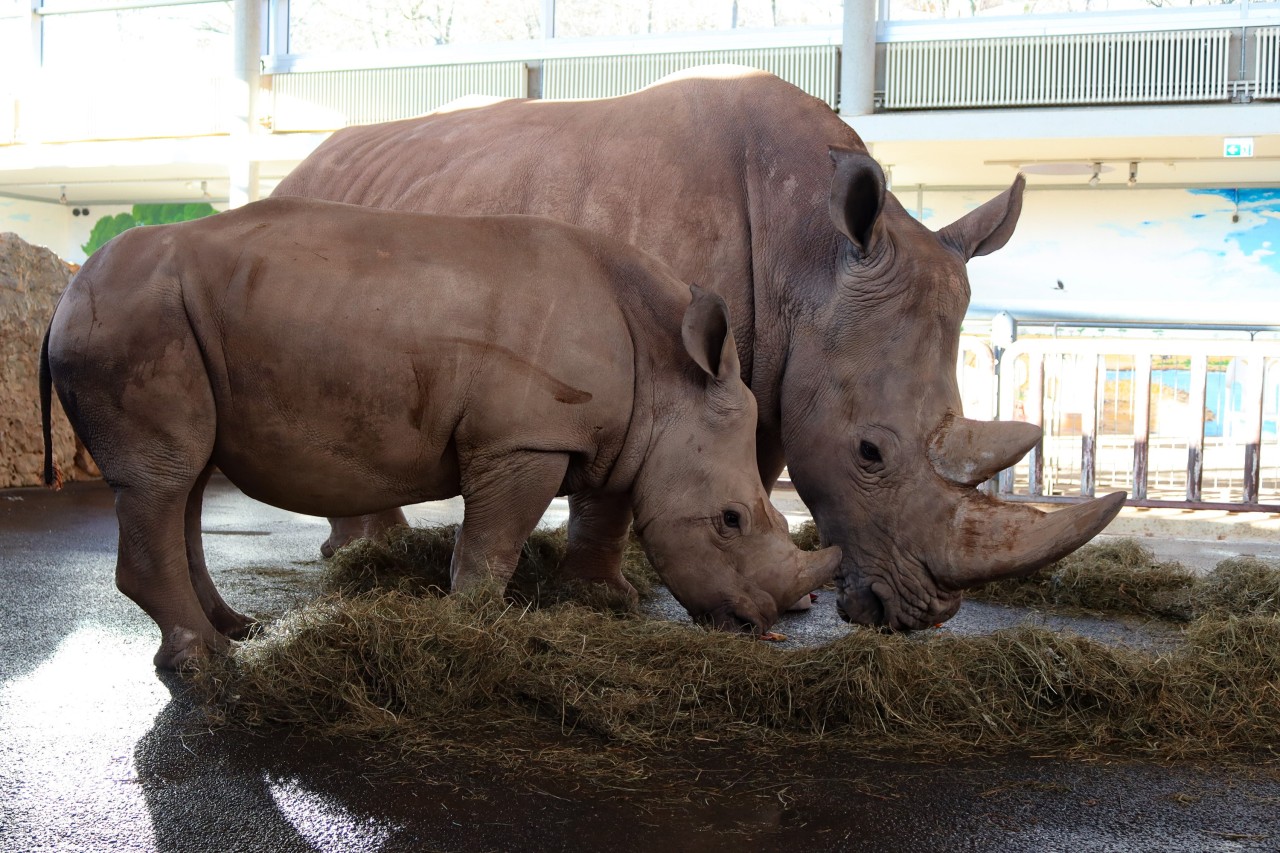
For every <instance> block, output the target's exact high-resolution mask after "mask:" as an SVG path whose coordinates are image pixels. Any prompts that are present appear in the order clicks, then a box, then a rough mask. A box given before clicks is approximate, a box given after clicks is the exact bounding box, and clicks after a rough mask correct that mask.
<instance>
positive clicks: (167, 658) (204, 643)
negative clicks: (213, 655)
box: [152, 627, 227, 670]
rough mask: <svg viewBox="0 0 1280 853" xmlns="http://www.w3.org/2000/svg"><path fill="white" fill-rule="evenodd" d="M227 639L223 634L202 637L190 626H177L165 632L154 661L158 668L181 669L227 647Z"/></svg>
mask: <svg viewBox="0 0 1280 853" xmlns="http://www.w3.org/2000/svg"><path fill="white" fill-rule="evenodd" d="M226 645H227V639H226V638H225V637H223V636H221V635H217V636H214V637H202V636H200V634H199V633H197V632H195V631H192V630H190V629H188V628H182V627H176V628H172V629H170V630H169V631H168V632H166V634H165V638H164V642H162V643H161V644H160V649H159V650H158V651H157V652H156V655H155V657H154V658H153V659H152V662H153V663H154V664H155V667H156V669H160V670H181V669H182V668H183V667H185V666H186V665H188V664H190V663H193V662H194V661H196V660H198V659H200V658H203V657H204V656H206V655H208V654H209V653H210V652H212V651H216V650H220V649H223V648H225V647H226Z"/></svg>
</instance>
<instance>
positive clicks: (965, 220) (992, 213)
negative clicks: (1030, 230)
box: [938, 173, 1027, 261]
mask: <svg viewBox="0 0 1280 853" xmlns="http://www.w3.org/2000/svg"><path fill="white" fill-rule="evenodd" d="M1026 184H1027V179H1026V178H1024V177H1023V176H1022V174H1021V173H1019V174H1018V177H1016V178H1014V179H1013V186H1011V187H1009V189H1007V190H1005V191H1004V192H1002V193H1000V195H998V196H996V197H995V198H993V199H991V201H989V202H987V203H986V204H984V205H982V206H981V207H979V208H978V209H977V210H971V211H969V212H968V213H966V214H965V215H964V216H962V217H960V218H959V219H957V220H956V221H955V222H952V223H951V224H950V225H948V226H947V227H946V228H943V229H942V230H941V231H939V232H938V239H939V240H941V241H942V242H943V243H945V244H947V245H948V246H950V247H951V248H953V249H955V250H956V251H957V252H959V253H960V254H961V255H963V256H964V259H965V260H966V261H967V260H969V259H970V258H972V257H975V256H977V255H988V254H990V253H992V252H994V251H995V250H996V249H999V248H1000V247H1001V246H1003V245H1004V244H1005V243H1007V242H1009V238H1010V237H1012V236H1013V229H1014V226H1016V225H1017V224H1018V216H1019V214H1021V213H1022V190H1023V188H1024V187H1025V186H1026Z"/></svg>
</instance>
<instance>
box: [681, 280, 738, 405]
mask: <svg viewBox="0 0 1280 853" xmlns="http://www.w3.org/2000/svg"><path fill="white" fill-rule="evenodd" d="M689 289H690V290H691V291H693V301H692V302H690V303H689V307H688V308H687V309H686V310H685V312H684V323H683V324H682V326H681V329H680V334H681V337H683V338H684V348H685V350H686V351H687V352H688V353H689V357H690V358H692V359H693V360H694V361H695V362H697V364H698V366H699V367H701V368H702V369H703V370H704V371H706V373H707V375H708V376H711V377H713V378H714V379H716V380H718V381H720V382H728V381H730V380H733V379H737V378H739V376H740V375H741V370H742V369H741V367H740V365H739V364H738V347H737V344H735V343H734V340H733V330H732V329H731V328H730V327H729V306H727V305H725V304H724V300H723V299H721V298H720V297H719V296H718V295H716V294H714V293H712V292H711V291H709V290H703V289H702V288H701V287H698V285H696V284H691V285H689Z"/></svg>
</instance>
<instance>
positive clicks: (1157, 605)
mask: <svg viewBox="0 0 1280 853" xmlns="http://www.w3.org/2000/svg"><path fill="white" fill-rule="evenodd" d="M969 595H970V597H972V598H975V599H981V600H984V601H996V602H1000V603H1003V604H1011V605H1017V606H1023V607H1052V608H1077V609H1081V610H1089V611H1094V612H1103V613H1116V614H1131V615H1138V616H1150V617H1156V618H1160V619H1171V620H1174V621H1182V622H1187V621H1191V620H1193V619H1197V618H1199V617H1201V616H1206V615H1212V614H1218V615H1225V614H1234V615H1237V616H1247V615H1254V616H1276V615H1280V568H1277V567H1276V566H1275V565H1273V564H1270V563H1266V562H1264V561H1262V560H1259V559H1256V558H1254V557H1236V558H1233V559H1230V560H1223V561H1222V562H1221V563H1219V564H1218V566H1217V567H1216V568H1214V569H1213V571H1211V572H1209V573H1208V574H1207V575H1197V574H1196V573H1195V572H1193V571H1191V570H1190V569H1187V568H1186V567H1184V566H1182V565H1181V564H1180V563H1176V562H1161V561H1158V560H1156V558H1155V556H1154V555H1153V554H1152V552H1151V551H1150V550H1148V549H1146V548H1144V547H1142V546H1141V545H1140V544H1138V543H1137V542H1135V541H1134V540H1132V539H1121V540H1117V541H1115V542H1108V543H1101V544H1094V545H1086V546H1085V547H1083V548H1081V549H1080V550H1078V551H1076V552H1075V553H1073V554H1071V555H1069V556H1067V557H1064V558H1063V559H1061V560H1059V561H1058V562H1057V563H1054V564H1053V565H1052V566H1050V567H1048V568H1046V569H1043V570H1041V571H1039V572H1037V573H1036V574H1034V575H1032V576H1030V577H1027V578H1014V579H1011V580H1005V581H1000V582H997V583H993V584H988V585H987V586H985V587H982V588H981V589H977V590H974V591H972V592H970V593H969Z"/></svg>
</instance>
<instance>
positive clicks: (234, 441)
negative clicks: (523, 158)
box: [181, 199, 636, 514]
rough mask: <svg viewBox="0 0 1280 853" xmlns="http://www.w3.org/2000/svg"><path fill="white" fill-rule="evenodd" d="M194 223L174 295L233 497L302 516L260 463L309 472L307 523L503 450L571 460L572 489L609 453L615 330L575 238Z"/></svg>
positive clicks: (316, 211)
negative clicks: (337, 499)
mask: <svg viewBox="0 0 1280 853" xmlns="http://www.w3.org/2000/svg"><path fill="white" fill-rule="evenodd" d="M202 222H204V223H207V224H206V225H204V226H197V225H196V224H195V223H193V224H192V226H193V227H192V229H191V237H192V239H188V240H185V241H184V243H183V245H184V252H185V255H184V258H183V260H182V262H181V265H182V268H183V271H184V275H183V276H182V282H183V291H184V298H185V300H186V304H187V307H188V311H189V313H190V315H191V324H192V327H193V328H194V329H195V333H196V336H197V338H198V339H199V341H200V343H201V346H202V348H203V349H204V351H205V354H206V362H207V364H208V365H209V374H210V379H211V382H212V385H213V388H214V396H215V398H216V400H217V405H218V424H219V438H218V444H217V447H216V449H215V458H216V461H217V462H218V464H219V465H220V466H221V467H223V469H224V470H225V471H226V472H227V473H228V475H230V476H231V477H232V479H233V480H236V482H237V483H238V484H240V485H241V488H244V489H245V491H246V492H248V493H250V494H254V496H255V497H260V498H261V499H270V500H272V501H273V502H276V501H285V500H289V501H292V502H293V503H294V505H295V506H296V505H297V503H298V502H299V501H301V502H304V503H305V502H307V501H308V498H307V497H306V495H305V492H306V489H305V488H298V484H297V483H292V484H278V478H273V477H272V476H270V475H269V472H266V471H264V470H262V466H261V460H262V459H263V458H271V459H274V460H277V462H279V463H280V464H289V463H296V464H298V465H299V466H301V465H304V464H309V465H312V466H317V465H318V466H319V468H321V469H323V471H324V472H325V473H326V479H324V481H323V482H321V480H320V478H318V477H317V478H316V481H315V482H314V483H312V484H311V488H312V489H313V490H314V491H315V492H316V495H315V498H314V500H313V501H312V503H313V504H314V506H315V507H319V506H320V505H321V504H322V503H323V500H322V495H321V494H320V493H321V492H323V491H325V490H327V489H329V488H332V487H331V486H330V485H329V484H330V483H334V482H341V483H342V484H343V486H342V487H343V488H347V489H350V490H352V491H355V492H357V493H359V492H360V491H362V490H363V491H367V492H369V495H368V503H369V504H370V505H373V504H377V503H381V504H382V505H386V504H387V503H388V500H387V495H388V494H394V496H395V499H397V500H402V501H408V500H425V499H431V498H436V497H441V496H448V495H451V494H456V493H457V481H458V466H459V464H465V463H466V462H467V460H469V459H471V458H473V457H475V456H476V455H477V454H479V455H483V454H486V453H487V454H494V453H499V452H501V451H502V450H503V449H510V448H516V447H518V448H522V449H537V450H549V451H563V452H569V453H572V454H574V456H575V459H576V460H577V461H578V468H577V469H576V472H575V473H576V476H578V477H580V478H585V479H587V480H590V479H592V477H593V476H595V475H598V474H599V473H600V472H601V471H603V470H607V468H608V467H609V465H610V464H611V462H612V459H613V458H614V457H615V456H616V455H617V453H618V451H619V448H620V446H621V443H622V441H623V440H624V438H625V433H626V429H627V425H628V423H629V421H630V418H631V409H632V404H633V394H634V369H635V368H634V365H635V359H636V353H635V346H634V341H633V338H632V331H631V327H632V324H631V323H630V322H629V321H628V319H627V317H626V316H625V314H624V312H623V311H622V309H621V307H620V303H619V300H618V298H617V296H616V294H615V293H614V292H613V286H612V282H611V280H610V278H609V275H608V271H607V270H606V269H605V267H604V266H602V264H601V262H600V261H599V260H598V259H597V258H595V257H593V256H592V254H591V252H590V251H589V250H588V247H584V246H583V244H582V243H581V235H580V234H579V233H577V232H573V231H569V230H568V229H566V228H564V227H561V226H558V225H556V224H554V223H548V222H544V221H542V220H537V219H532V218H528V217H508V218H501V219H499V218H484V219H477V218H451V217H422V216H409V215H404V214H397V213H391V212H387V211H375V210H369V209H363V208H358V207H354V206H350V205H331V204H324V203H319V202H314V201H305V200H300V199H273V200H268V201H266V202H262V203H259V204H257V205H251V206H249V207H247V208H243V209H241V210H239V211H234V212H230V213H225V214H220V215H219V216H217V217H213V218H210V219H208V220H202ZM197 229H199V230H197ZM215 270H216V271H217V272H216V274H212V275H210V274H206V271H215ZM517 283H518V284H519V286H516V284H517ZM584 316H585V317H590V318H591V319H592V322H591V323H589V324H583V323H581V322H577V319H578V318H581V317H584ZM317 460H318V462H317ZM285 486H288V489H287V490H286V488H285ZM277 491H279V494H277V493H276V492H277ZM375 496H376V499H375ZM357 497H358V495H357ZM357 502H358V500H357ZM309 505H310V504H309ZM303 511H305V509H304V510H303ZM322 512H329V513H330V514H331V511H330V510H323V511H322ZM352 514H354V512H353V513H352Z"/></svg>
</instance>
